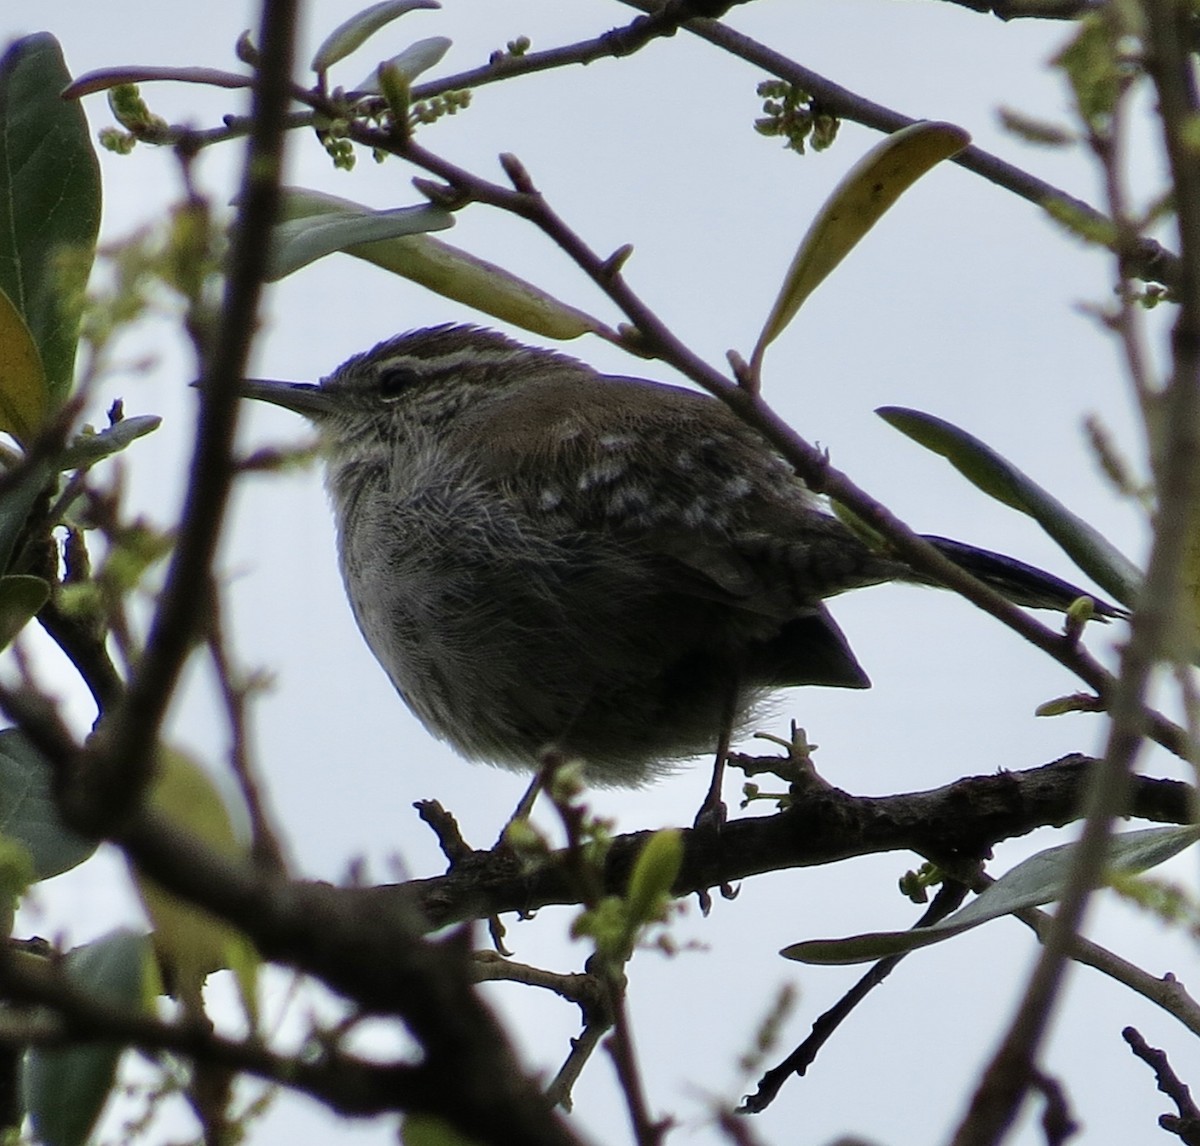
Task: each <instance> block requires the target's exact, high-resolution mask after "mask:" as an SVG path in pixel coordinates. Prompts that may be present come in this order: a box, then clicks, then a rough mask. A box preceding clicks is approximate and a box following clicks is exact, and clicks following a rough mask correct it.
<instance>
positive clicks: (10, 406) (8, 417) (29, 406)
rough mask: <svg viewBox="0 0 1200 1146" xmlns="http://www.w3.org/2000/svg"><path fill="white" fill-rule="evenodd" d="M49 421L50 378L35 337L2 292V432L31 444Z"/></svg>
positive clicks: (0, 337)
mask: <svg viewBox="0 0 1200 1146" xmlns="http://www.w3.org/2000/svg"><path fill="white" fill-rule="evenodd" d="M45 417H46V374H45V371H44V370H43V369H42V357H41V355H40V354H39V353H38V348H37V345H36V344H35V343H34V341H33V335H32V334H30V333H29V327H28V326H26V325H25V320H24V319H23V318H22V317H21V313H20V311H18V310H17V308H16V307H15V306H14V305H13V301H12V299H10V298H9V297H8V295H6V294H5V293H4V292H3V291H2V290H0V430H3V431H4V432H5V433H9V434H12V435H13V437H15V438H16V439H17V440H18V441H22V442H27V441H29V439H30V438H32V437H33V435H34V433H36V431H37V428H38V426H40V425H41V424H42V421H43V420H44V419H45Z"/></svg>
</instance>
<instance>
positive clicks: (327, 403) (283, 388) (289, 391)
mask: <svg viewBox="0 0 1200 1146" xmlns="http://www.w3.org/2000/svg"><path fill="white" fill-rule="evenodd" d="M240 390H241V395H242V397H243V398H255V399H257V400H258V401H260V402H270V403H271V404H272V405H273V406H282V407H283V408H284V409H285V410H293V411H295V412H296V413H297V414H303V415H305V417H308V418H314V419H319V418H321V417H324V416H325V415H326V414H330V413H332V412H333V410H334V409H335V404H334V401H333V397H332V395H330V394H329V392H328V391H326V390H322V389H321V387H320V386H314V385H312V384H311V383H309V382H275V381H272V380H270V379H267V378H243V379H242V384H241V387H240Z"/></svg>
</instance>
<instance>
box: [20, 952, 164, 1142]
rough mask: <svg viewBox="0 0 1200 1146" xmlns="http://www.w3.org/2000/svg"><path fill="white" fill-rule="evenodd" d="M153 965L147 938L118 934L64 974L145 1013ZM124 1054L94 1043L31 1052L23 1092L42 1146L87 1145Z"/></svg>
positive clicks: (70, 957) (68, 963) (72, 957)
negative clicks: (85, 1143) (64, 1048)
mask: <svg viewBox="0 0 1200 1146" xmlns="http://www.w3.org/2000/svg"><path fill="white" fill-rule="evenodd" d="M152 962H153V960H152V953H151V948H150V943H149V940H148V938H147V936H145V935H142V934H138V933H137V932H133V931H114V932H112V933H110V934H109V935H106V936H104V938H102V939H97V940H96V941H95V942H94V943H89V944H87V945H86V946H83V947H76V948H75V949H74V950H73V951H68V952H67V954H66V956H65V957H64V959H63V970H64V972H65V973H66V975H67V978H68V979H70V980H71V981H72V983H73V984H74V985H75V986H76V987H77V988H79V989H80V990H82V991H85V992H87V993H88V994H89V995H92V996H93V997H95V998H96V999H99V1000H103V1001H104V1002H105V1003H108V1004H110V1005H112V1006H116V1007H120V1008H122V1009H123V1010H128V1011H133V1012H142V1011H145V1010H146V1008H147V1000H148V997H149V990H148V984H149V983H151V982H152V981H153V977H154V971H153V967H152ZM123 1049H124V1048H123V1047H121V1046H120V1045H119V1044H116V1043H99V1042H94V1043H86V1044H83V1045H80V1046H78V1047H72V1048H69V1049H66V1050H42V1049H35V1050H31V1051H29V1053H28V1054H27V1055H26V1056H25V1063H24V1069H23V1070H22V1077H21V1089H22V1094H23V1096H24V1100H25V1109H26V1110H27V1111H28V1112H29V1116H30V1118H31V1120H32V1122H33V1133H34V1137H35V1138H36V1139H37V1140H38V1141H39V1142H41V1143H43V1144H44V1146H82V1144H83V1143H84V1142H86V1141H87V1139H88V1135H89V1134H90V1133H91V1131H92V1127H94V1126H95V1125H96V1120H97V1119H98V1118H99V1117H100V1112H101V1111H102V1110H103V1109H104V1104H105V1102H106V1101H107V1100H108V1096H109V1095H110V1094H111V1093H112V1089H113V1083H114V1082H115V1080H116V1074H117V1063H118V1061H119V1060H120V1057H121V1053H122V1050H123Z"/></svg>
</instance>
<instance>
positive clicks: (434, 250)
mask: <svg viewBox="0 0 1200 1146" xmlns="http://www.w3.org/2000/svg"><path fill="white" fill-rule="evenodd" d="M337 212H344V213H347V214H361V213H363V212H368V213H369V212H370V208H368V207H363V206H362V205H361V204H359V203H354V202H351V201H350V200H347V199H339V198H338V197H337V196H334V195H326V194H324V193H322V192H320V191H309V190H307V189H304V188H298V187H289V188H285V190H284V200H283V205H282V208H281V212H280V214H281V218H283V219H303V218H307V217H309V216H311V215H325V214H331V213H337ZM345 253H346V254H348V255H353V256H354V257H355V258H359V259H365V260H366V261H367V262H370V263H374V264H375V265H376V266H378V267H382V268H383V269H384V270H388V271H391V272H392V273H393V274H397V275H400V276H402V277H403V278H406V279H410V280H411V281H413V282H416V283H420V284H421V286H423V287H425V288H426V289H428V290H431V291H434V292H435V293H437V294H440V295H443V296H445V297H446V298H451V299H454V300H455V301H456V302H462V303H465V304H466V305H467V306H471V307H474V308H475V309H476V310H480V311H483V313H484V314H490V315H492V316H493V317H494V318H498V319H501V320H502V321H504V322H511V323H513V325H515V326H519V327H522V328H523V329H524V330H529V331H532V332H533V333H535V334H540V335H543V336H544V337H546V338H556V339H561V340H565V339H570V338H578V337H579V336H580V335H581V334H587V333H589V332H591V331H596V330H603V329H604V325H603V323H601V322H599V321H598V320H597V319H594V318H592V317H591V315H588V314H585V313H584V312H583V311H581V310H576V309H575V308H574V307H573V306H568V305H567V304H566V303H563V302H559V301H558V299H556V298H554V297H553V296H552V295H548V294H546V292H545V291H543V290H540V289H539V288H538V287H536V286H534V285H533V284H532V283H529V282H526V281H525V280H524V279H522V278H518V277H517V276H516V275H514V274H510V273H509V272H508V271H506V270H504V268H503V267H498V266H496V264H495V263H489V262H487V261H485V260H484V259H477V258H476V257H475V256H474V255H471V254H468V253H467V252H466V251H463V250H460V249H459V248H458V247H452V246H451V245H450V244H449V243H443V242H441V241H440V240H438V239H434V238H431V237H430V236H428V235H407V236H404V237H402V238H398V239H387V240H385V241H383V242H377V243H361V244H355V245H353V246H350V247H347V248H346V250H345Z"/></svg>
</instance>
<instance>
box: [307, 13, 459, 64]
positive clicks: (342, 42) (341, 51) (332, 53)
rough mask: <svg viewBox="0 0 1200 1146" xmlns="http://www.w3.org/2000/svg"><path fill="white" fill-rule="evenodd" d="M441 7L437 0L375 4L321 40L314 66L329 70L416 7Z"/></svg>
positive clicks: (314, 58) (344, 22) (313, 60)
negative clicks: (383, 28)
mask: <svg viewBox="0 0 1200 1146" xmlns="http://www.w3.org/2000/svg"><path fill="white" fill-rule="evenodd" d="M440 7H441V5H440V4H439V3H438V2H437V0H382V3H379V4H372V5H371V6H370V7H369V8H364V9H363V10H362V11H361V12H358V13H356V14H355V15H353V16H351V17H350V19H349V20H345V21H343V22H342V23H341V24H339V25H338V26H337V27H336V28H334V30H333V31H332V32H330V33H329V35H328V36H326V37H325V39H324V40H322V41H321V46H320V47H319V48H318V49H317V51H316V55H314V56H313V58H312V64H311V65H310V67H311V68H312V70H313V71H314V72H318V73H320V72H324V71H328V70H329V69H330V68H331V67H332V66H333V65H334V64H336V63H337V62H338V60H344V59H345V58H346V57H347V56H348V55H350V53H351V52H353V51H356V50H357V49H358V48H360V47H362V45H363V44H365V43H366V42H367V40H368V39H370V38H371V37H372V36H373V35H375V33H376V32H378V31H379V29H380V28H382V27H384V26H385V25H387V24H390V23H391V22H392V21H393V20H395V19H396V18H397V17H399V16H403V15H404V14H405V13H406V12H411V11H413V10H414V9H416V8H440Z"/></svg>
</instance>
